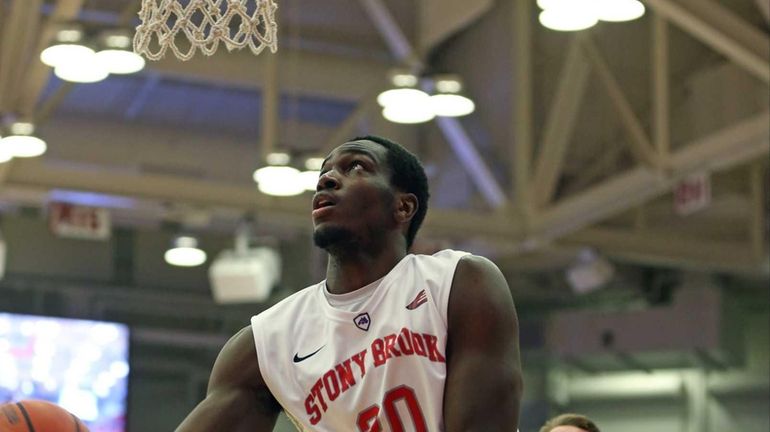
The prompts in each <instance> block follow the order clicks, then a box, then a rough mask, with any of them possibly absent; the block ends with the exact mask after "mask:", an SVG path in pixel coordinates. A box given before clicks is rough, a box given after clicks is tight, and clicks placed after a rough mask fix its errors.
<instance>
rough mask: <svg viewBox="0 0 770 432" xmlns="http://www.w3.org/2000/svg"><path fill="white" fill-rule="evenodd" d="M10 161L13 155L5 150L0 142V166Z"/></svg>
mask: <svg viewBox="0 0 770 432" xmlns="http://www.w3.org/2000/svg"><path fill="white" fill-rule="evenodd" d="M11 159H13V155H12V154H11V152H10V151H9V150H7V149H6V148H5V146H4V143H3V142H2V140H0V164H1V163H5V162H8V161H9V160H11Z"/></svg>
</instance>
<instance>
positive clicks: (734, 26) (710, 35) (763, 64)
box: [643, 0, 770, 84]
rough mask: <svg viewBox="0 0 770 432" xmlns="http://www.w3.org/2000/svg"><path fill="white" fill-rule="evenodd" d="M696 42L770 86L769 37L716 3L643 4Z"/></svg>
mask: <svg viewBox="0 0 770 432" xmlns="http://www.w3.org/2000/svg"><path fill="white" fill-rule="evenodd" d="M643 1H644V3H647V4H648V5H649V6H650V8H652V9H653V10H654V11H655V12H657V13H658V14H660V15H661V16H663V17H665V18H666V19H667V20H669V21H670V22H671V23H673V24H675V25H677V26H678V27H680V28H681V29H683V30H684V31H686V32H687V33H689V34H690V35H692V36H693V37H695V38H696V39H699V40H700V41H701V42H703V43H705V44H706V45H708V46H710V47H711V48H712V49H714V50H716V51H717V52H719V53H720V54H722V55H724V56H725V57H727V58H729V59H730V60H732V61H733V62H735V63H736V64H737V65H738V66H740V67H742V68H743V69H744V70H746V71H747V72H749V73H750V74H752V75H754V76H756V77H757V78H759V79H760V80H762V81H763V82H765V83H766V84H767V83H770V46H768V44H767V35H765V34H763V33H762V32H761V31H759V30H758V29H757V28H755V27H754V26H753V25H751V24H749V23H747V22H745V21H744V20H743V19H742V18H740V17H738V16H737V15H735V14H734V13H733V12H731V11H730V10H728V9H726V8H725V7H724V6H722V5H720V4H718V3H717V2H715V1H714V0H697V1H693V0H679V1H673V0H643Z"/></svg>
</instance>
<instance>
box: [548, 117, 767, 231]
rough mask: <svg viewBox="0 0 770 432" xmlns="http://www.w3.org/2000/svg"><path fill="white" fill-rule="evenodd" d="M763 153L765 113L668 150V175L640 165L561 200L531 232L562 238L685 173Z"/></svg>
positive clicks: (722, 166) (645, 197) (726, 165)
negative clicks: (676, 150)
mask: <svg viewBox="0 0 770 432" xmlns="http://www.w3.org/2000/svg"><path fill="white" fill-rule="evenodd" d="M768 152H770V113H769V112H764V113H761V114H758V115H756V116H754V117H751V118H749V119H747V120H744V121H741V122H739V123H737V124H735V125H732V126H729V127H726V128H724V129H722V130H720V131H717V132H716V133H713V134H711V135H709V136H707V137H704V138H701V139H697V140H695V141H694V142H693V143H691V144H689V145H687V146H685V147H683V148H682V149H681V150H679V151H678V152H676V153H674V154H672V156H671V159H670V164H669V167H670V169H671V174H670V175H668V176H663V175H662V174H661V173H660V172H658V171H656V170H652V169H649V168H646V167H639V168H635V169H631V170H629V171H627V172H625V173H623V174H619V175H616V176H615V177H613V178H611V179H609V180H607V181H605V182H604V183H602V184H599V185H597V186H594V187H593V188H591V189H589V190H587V191H585V192H582V193H580V194H579V195H576V196H572V197H567V198H565V199H563V200H561V201H560V202H558V203H556V204H555V205H554V206H553V207H551V208H549V209H547V210H546V211H544V212H543V214H542V215H541V216H539V217H538V218H537V220H536V221H535V222H534V223H533V230H534V232H533V234H534V235H536V236H538V237H540V238H543V239H555V238H559V237H563V236H565V235H567V234H569V233H572V232H576V231H578V230H580V229H582V228H585V227H587V226H589V225H591V224H594V223H596V222H599V221H601V220H604V219H606V218H608V217H610V216H613V215H616V214H618V213H620V212H622V211H624V210H627V209H629V208H632V207H634V206H637V205H639V204H642V203H644V202H646V201H648V200H650V199H651V198H654V197H656V196H658V195H660V194H662V193H665V192H667V191H669V190H670V189H671V187H672V186H673V185H674V184H675V183H676V182H677V181H679V179H681V178H682V177H684V176H686V175H688V174H691V173H694V172H697V171H719V170H724V169H727V168H730V167H733V166H735V165H737V164H740V163H745V162H747V161H750V160H753V159H755V158H758V157H760V156H765V157H766V156H767V154H768Z"/></svg>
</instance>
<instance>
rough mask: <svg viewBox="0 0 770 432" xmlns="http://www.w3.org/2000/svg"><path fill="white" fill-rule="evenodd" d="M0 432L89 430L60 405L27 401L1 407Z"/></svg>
mask: <svg viewBox="0 0 770 432" xmlns="http://www.w3.org/2000/svg"><path fill="white" fill-rule="evenodd" d="M0 432H88V428H87V427H86V426H85V425H84V424H83V422H81V421H80V419H78V418H77V417H75V416H74V415H72V414H71V413H70V412H69V411H67V410H65V409H64V408H62V407H60V406H58V405H54V404H52V403H50V402H45V401H39V400H25V401H21V402H15V403H14V402H11V403H7V404H5V405H0Z"/></svg>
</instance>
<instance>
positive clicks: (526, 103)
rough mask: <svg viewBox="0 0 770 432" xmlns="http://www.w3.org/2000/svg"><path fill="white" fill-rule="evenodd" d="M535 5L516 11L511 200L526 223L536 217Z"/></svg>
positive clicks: (517, 5)
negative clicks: (533, 167) (532, 187)
mask: <svg viewBox="0 0 770 432" xmlns="http://www.w3.org/2000/svg"><path fill="white" fill-rule="evenodd" d="M531 17H532V2H529V1H517V2H515V4H514V8H513V17H512V18H513V19H512V21H513V32H512V35H513V51H514V52H513V59H514V62H513V74H512V75H511V83H512V88H513V100H514V102H513V103H514V112H513V119H512V120H513V122H512V123H511V128H513V150H512V151H511V159H512V160H511V167H513V174H512V177H513V178H512V182H513V191H511V192H512V196H511V199H512V200H515V204H516V206H517V207H518V208H519V210H520V213H521V214H522V216H523V218H524V221H525V223H526V221H528V220H529V219H530V218H531V217H532V216H533V215H532V213H533V212H534V206H533V205H532V197H531V196H530V194H529V192H530V186H529V179H530V175H531V174H530V170H531V165H532V136H533V131H532V122H533V115H532V110H533V108H532V107H533V104H532V89H533V85H532V81H533V79H532V19H531Z"/></svg>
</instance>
